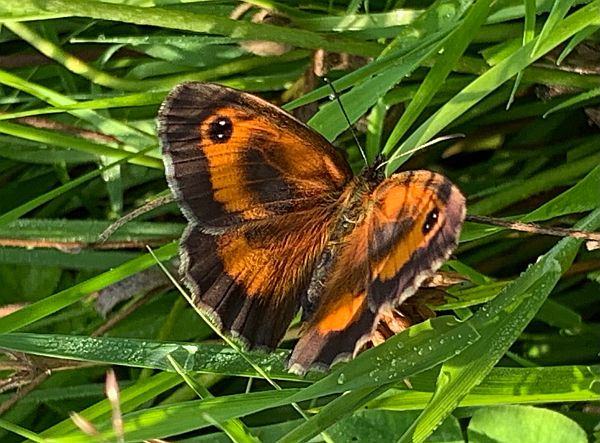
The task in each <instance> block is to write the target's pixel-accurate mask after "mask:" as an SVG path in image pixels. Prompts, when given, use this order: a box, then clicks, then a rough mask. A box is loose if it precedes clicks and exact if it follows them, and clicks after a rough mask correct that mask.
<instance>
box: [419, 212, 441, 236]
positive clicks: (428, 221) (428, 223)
mask: <svg viewBox="0 0 600 443" xmlns="http://www.w3.org/2000/svg"><path fill="white" fill-rule="evenodd" d="M439 214H440V211H439V209H438V208H433V209H432V210H431V211H429V214H427V217H425V223H423V234H427V233H428V232H429V231H431V230H432V229H433V227H434V226H435V225H436V223H437V221H438V216H439Z"/></svg>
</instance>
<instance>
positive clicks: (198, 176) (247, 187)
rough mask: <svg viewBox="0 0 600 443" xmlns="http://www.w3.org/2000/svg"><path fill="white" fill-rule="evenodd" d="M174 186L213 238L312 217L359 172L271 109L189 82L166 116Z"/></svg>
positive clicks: (163, 129)
mask: <svg viewBox="0 0 600 443" xmlns="http://www.w3.org/2000/svg"><path fill="white" fill-rule="evenodd" d="M159 135H160V139H161V143H162V147H163V154H164V157H165V164H166V175H167V180H168V182H169V185H170V187H171V189H172V190H173V192H174V194H175V195H176V197H177V199H178V201H179V204H180V206H181V208H182V210H183V211H184V213H185V215H186V216H187V218H188V219H189V220H190V221H191V222H192V223H195V224H197V225H198V227H199V228H201V229H203V230H204V231H206V232H209V231H213V232H220V231H222V230H223V229H224V228H227V227H229V226H237V225H240V224H243V223H245V222H248V221H254V220H263V219H267V218H269V217H272V216H274V215H278V214H283V213H288V212H294V211H298V210H305V209H308V208H311V207H313V206H315V204H318V202H319V201H321V200H323V199H329V198H331V196H332V195H333V196H334V199H335V195H337V194H339V193H340V192H341V191H342V190H343V188H344V186H345V185H346V183H347V182H348V181H349V180H350V179H351V177H352V172H351V170H350V168H349V166H348V164H347V162H346V161H345V159H344V158H343V157H342V155H341V154H340V153H339V152H337V151H336V150H335V148H334V147H333V146H332V145H331V144H330V143H329V142H327V140H325V139H324V138H323V137H321V136H320V135H319V134H317V133H316V132H315V131H313V130H311V129H310V128H308V127H307V126H305V125H304V124H303V123H301V122H300V121H298V120H296V119H295V118H294V117H292V116H291V115H289V114H287V113H285V112H284V111H282V110H280V109H279V108H277V107H275V106H273V105H272V104H270V103H268V102H266V101H264V100H262V99H260V98H258V97H255V96H253V95H250V94H246V93H243V92H241V91H237V90H234V89H230V88H227V87H224V86H219V85H215V84H209V83H199V82H190V83H183V84H181V85H179V86H177V87H176V88H174V89H173V90H172V91H171V93H170V94H169V95H168V96H167V98H166V100H165V102H164V103H163V105H162V107H161V109H160V112H159Z"/></svg>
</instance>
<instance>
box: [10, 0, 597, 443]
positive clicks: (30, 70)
mask: <svg viewBox="0 0 600 443" xmlns="http://www.w3.org/2000/svg"><path fill="white" fill-rule="evenodd" d="M252 4H254V5H257V6H256V7H255V8H257V7H258V6H260V7H267V8H274V9H277V10H278V11H280V12H281V13H282V14H284V15H285V16H286V17H287V19H289V21H290V23H289V25H284V26H282V25H277V24H266V23H254V22H252V21H251V20H249V18H250V17H249V15H250V14H246V15H245V16H244V17H243V18H242V19H239V20H234V19H230V18H229V16H230V14H231V13H232V11H233V10H234V8H235V7H236V6H237V3H236V2H230V1H227V0H225V1H221V2H216V1H209V2H179V1H174V0H169V1H165V0H159V1H153V2H146V1H141V0H133V1H127V2H125V1H120V0H110V1H109V0H106V1H104V2H99V1H95V0H46V1H43V2H40V1H37V0H3V1H2V2H0V23H1V27H0V42H1V44H2V48H3V51H2V57H0V91H1V94H0V107H1V110H0V182H1V186H0V283H1V284H2V290H0V306H3V307H5V308H6V312H5V313H3V315H2V317H0V349H2V350H4V351H5V352H4V354H3V358H2V364H3V366H2V371H3V372H2V380H0V386H2V387H3V391H6V392H3V393H2V394H1V395H0V411H1V412H2V413H3V416H2V418H1V419H0V440H2V441H3V442H4V441H6V442H13V441H14V442H16V441H22V439H23V438H27V439H29V440H32V441H49V442H50V441H52V442H80V441H81V442H88V441H119V440H120V439H121V436H120V435H119V432H118V431H117V430H115V427H114V424H115V420H114V418H113V417H112V407H111V403H110V401H109V400H108V399H107V398H105V394H104V392H103V374H104V373H105V372H106V369H107V368H108V367H109V366H114V367H115V368H116V371H117V378H118V380H119V384H120V388H121V399H120V409H121V412H122V414H123V428H124V437H123V439H122V441H127V442H130V441H131V442H133V441H143V440H148V439H152V438H166V439H168V440H169V441H185V442H203V441H211V442H213V441H229V440H233V441H244V442H245V441H249V442H256V441H264V442H272V441H273V442H274V441H281V442H300V441H308V440H310V439H313V440H312V441H328V442H331V441H335V442H346V441H369V440H370V441H374V442H379V441H381V442H388V441H402V442H409V441H410V442H422V441H431V442H433V441H435V442H464V441H465V439H466V438H468V441H473V442H496V443H500V442H515V441H521V442H537V441H546V442H553V441H556V442H562V441H572V442H583V441H587V440H588V439H590V440H591V439H594V438H597V437H598V432H599V430H598V425H597V418H595V417H594V415H593V410H594V408H597V406H596V405H597V404H596V405H595V404H594V403H593V402H594V401H597V399H598V395H599V392H600V391H599V386H600V376H599V374H600V362H599V361H598V349H599V348H598V342H599V339H600V334H599V333H598V331H599V328H598V323H599V315H600V311H599V310H598V305H597V293H598V289H599V288H598V286H599V284H600V277H599V276H600V260H599V258H600V254H599V253H598V251H597V250H596V251H593V250H587V249H586V248H584V247H582V241H581V240H575V239H572V238H565V239H562V240H560V241H558V240H556V239H552V238H549V237H542V236H536V235H531V234H518V233H515V232H511V231H509V230H506V229H502V228H497V227H492V226H485V225H482V224H474V223H467V224H466V225H465V228H464V230H463V233H462V236H461V245H460V247H459V249H458V250H457V252H456V253H455V258H454V259H453V260H452V261H450V262H449V263H448V265H447V266H448V267H449V268H451V269H453V270H455V271H458V272H460V273H461V274H463V275H465V276H467V277H468V278H469V280H470V281H469V282H466V283H463V284H458V285H455V286H453V287H451V288H449V289H448V294H447V296H446V297H445V300H444V302H443V304H437V305H433V306H431V308H432V309H434V310H436V311H438V312H439V316H438V317H437V318H434V319H431V320H428V321H426V322H423V323H420V324H417V325H414V326H413V327H411V328H410V329H408V330H406V331H404V332H402V333H400V334H397V335H396V336H394V337H392V338H391V339H389V340H387V341H386V342H385V343H384V344H382V345H380V346H378V347H376V348H373V349H370V350H368V351H366V352H364V353H362V354H360V355H359V356H358V357H357V358H355V359H354V360H353V361H351V362H348V363H343V364H339V365H336V366H335V367H333V368H332V369H331V370H330V371H329V372H328V373H319V372H311V373H309V374H308V375H307V376H306V377H298V376H296V375H293V374H290V373H288V372H287V371H286V370H285V359H286V356H287V353H288V351H286V350H285V349H280V350H277V351H276V352H273V353H271V354H265V353H260V352H251V353H244V355H241V354H240V351H239V350H238V349H237V347H236V346H235V344H234V345H233V347H232V346H230V345H227V344H222V343H221V342H218V343H216V342H214V341H211V339H212V337H213V336H214V335H213V333H212V331H211V329H210V327H209V326H208V325H207V324H205V323H204V322H203V321H202V319H201V318H200V317H199V316H198V315H196V312H194V310H193V309H192V308H191V307H190V306H188V305H187V304H186V302H185V300H184V298H183V297H182V295H181V294H180V293H179V292H178V291H176V290H174V289H172V285H170V284H166V283H165V282H162V283H161V282H160V281H159V282H157V281H151V282H150V283H148V282H146V283H144V284H142V285H141V286H137V283H136V282H137V281H138V280H143V279H144V276H146V275H149V274H147V273H146V271H145V270H146V269H148V268H151V267H153V266H155V265H156V260H157V259H158V260H160V261H161V262H164V263H168V262H169V260H170V259H171V258H172V257H174V256H175V255H176V253H177V241H176V240H174V239H177V238H178V236H179V235H180V233H181V231H182V229H183V226H184V221H183V218H182V217H181V215H180V213H179V211H178V210H177V208H176V207H175V206H174V205H166V206H164V207H163V208H159V209H157V210H154V211H152V212H150V213H149V214H146V215H145V216H144V217H145V220H144V221H134V222H130V223H129V224H127V225H125V226H124V227H122V228H121V229H120V230H119V231H117V233H116V234H115V235H114V236H113V237H112V238H111V239H110V240H109V244H108V245H105V246H102V247H101V246H99V245H96V244H94V243H95V241H96V239H97V237H98V235H99V234H100V233H101V232H102V231H103V229H105V228H106V227H107V226H108V225H109V224H110V222H111V221H112V220H114V219H115V218H117V217H118V216H120V215H122V214H124V213H127V212H128V211H130V210H133V209H135V208H137V207H139V206H141V205H142V204H143V203H144V201H146V200H147V199H149V198H151V197H153V196H156V195H159V194H161V193H163V192H164V191H165V189H166V183H165V180H164V175H163V164H162V159H161V156H160V150H159V148H158V141H157V138H156V133H155V117H156V113H157V110H158V106H159V105H160V103H161V101H162V100H163V98H164V96H165V94H166V93H167V92H168V91H169V89H170V88H172V87H173V86H174V85H176V84H177V83H179V82H181V81H183V80H202V81H213V82H218V83H221V84H225V85H229V86H233V87H237V88H240V89H244V90H248V91H252V92H255V93H260V94H261V95H263V96H265V97H266V98H268V99H270V100H273V101H276V102H278V103H281V102H285V104H284V107H285V108H286V109H288V110H290V111H293V110H297V109H298V108H302V107H304V106H306V105H310V104H314V103H316V104H317V107H315V109H316V112H315V113H314V115H313V116H312V118H311V119H310V121H309V124H310V125H311V126H313V127H314V128H315V129H317V130H318V131H319V132H321V133H322V134H323V135H324V136H325V137H326V138H328V139H329V140H332V141H334V140H335V143H336V144H337V145H339V146H340V147H341V148H343V149H344V150H345V151H346V152H347V154H348V155H347V157H348V159H349V161H350V162H351V164H352V167H353V168H354V169H355V170H360V169H361V167H362V166H363V165H362V163H361V161H362V160H361V157H360V155H359V154H358V151H357V147H356V146H355V145H354V142H353V140H352V138H351V137H350V134H349V132H348V122H347V121H346V119H345V117H344V116H343V114H342V112H341V110H340V107H339V104H338V103H336V102H329V101H327V100H326V97H327V96H328V95H329V94H330V92H331V90H330V87H329V86H327V85H325V84H324V83H323V82H322V81H319V79H316V80H317V81H315V82H313V80H315V79H314V78H311V72H312V71H311V66H312V64H313V57H314V50H316V49H319V48H322V49H325V50H327V51H330V52H342V51H343V52H345V53H347V54H351V55H353V56H357V58H358V60H359V63H358V64H357V65H356V66H351V67H348V66H345V67H344V66H342V67H341V69H338V70H332V71H331V72H329V73H328V74H327V75H328V77H329V78H330V79H331V80H332V82H333V85H334V87H335V89H336V91H338V93H339V95H340V100H341V102H342V103H343V106H344V109H345V110H346V112H347V114H348V117H349V119H350V121H351V123H353V124H354V123H356V127H357V128H359V133H358V137H359V139H361V142H362V143H363V145H364V146H366V150H367V157H368V158H369V159H370V160H373V159H374V158H375V157H376V155H377V154H378V153H380V152H382V153H384V154H385V155H386V156H387V157H388V158H391V159H392V160H391V161H390V162H389V163H387V165H386V173H388V174H391V173H393V172H394V171H395V170H396V169H398V168H399V167H400V166H401V167H402V168H406V169H417V168H428V169H433V170H438V171H441V172H443V173H444V174H446V175H447V176H449V177H450V178H451V179H452V180H453V181H454V182H455V183H456V184H458V185H459V187H461V189H462V190H463V191H464V193H465V195H467V197H468V211H469V213H470V214H479V215H496V216H501V217H506V218H509V219H514V220H518V221H524V222H533V221H536V222H540V221H541V222H545V223H548V224H559V225H561V226H568V227H575V228H577V229H585V230H598V229H599V228H600V166H598V164H599V160H600V152H599V151H600V149H599V148H598V146H599V144H598V126H599V122H598V117H597V115H598V104H599V103H600V89H599V88H598V84H599V82H600V73H599V72H598V69H597V63H596V62H594V60H597V58H596V59H594V57H597V56H598V55H597V54H598V51H599V44H600V43H599V39H598V36H599V33H598V29H599V28H600V1H599V0H583V1H579V2H573V1H561V2H556V1H550V0H547V1H546V0H538V1H535V0H527V1H525V2H521V1H516V0H503V1H496V2H492V1H489V0H478V1H470V0H437V1H430V2H391V1H383V0H377V1H369V2H360V1H352V2H346V3H344V2H330V1H320V0H317V1H313V2H310V3H309V2H298V1H286V2H281V3H274V2H267V1H261V2H252ZM253 11H256V9H253ZM263 39H267V40H270V41H273V42H277V43H280V44H283V45H288V46H289V48H288V49H289V51H287V52H285V53H283V54H281V55H277V54H270V55H267V56H258V55H255V54H253V53H252V52H249V51H248V49H247V48H248V46H247V44H246V43H247V42H248V41H256V40H263ZM594 51H596V52H595V53H594ZM590 54H591V55H590ZM313 83H314V84H316V86H315V85H314V84H313ZM594 116H596V117H594ZM594 118H595V123H594V122H593V121H594ZM590 119H591V120H592V122H591V123H590ZM453 134H454V135H455V134H462V137H463V138H460V139H458V138H454V139H449V140H448V139H446V140H442V141H440V142H438V143H437V144H433V145H429V146H425V144H427V143H428V142H430V141H431V140H432V139H435V138H436V137H442V136H447V135H453ZM298 161H299V162H301V161H302V159H298ZM144 244H151V245H157V246H156V248H155V250H154V251H153V254H154V255H152V254H149V253H148V252H147V251H146V250H145V249H144V248H143V247H142V246H141V245H144ZM157 276H158V277H157ZM161 276H162V274H160V273H158V272H157V273H156V274H152V276H151V280H152V279H153V280H160V277H161ZM144 285H145V286H144ZM106 288H113V289H112V293H115V292H116V293H118V292H119V291H122V292H123V293H127V292H129V293H131V295H132V296H134V298H133V299H132V300H129V301H125V302H124V301H119V300H116V301H115V302H114V304H116V308H114V310H112V311H111V310H110V309H108V311H109V312H108V318H106V319H105V318H103V316H102V314H101V313H100V312H99V308H98V307H97V306H96V304H95V302H96V297H98V294H99V292H100V293H101V295H100V298H102V297H104V296H106V292H103V291H104V290H105V289H106ZM115 288H116V289H115ZM146 294H150V295H146ZM417 297H418V295H417ZM102 312H104V311H102ZM456 318H458V319H460V320H457V319H456ZM284 346H287V343H284ZM48 357H50V358H48ZM56 359H62V360H56ZM81 362H83V363H81ZM56 368H60V369H61V370H60V371H58V370H55V371H51V375H49V376H46V375H43V374H40V373H43V372H44V371H45V370H47V369H56ZM17 386H22V387H26V386H31V387H35V389H33V390H32V391H31V392H28V391H27V389H25V390H23V388H21V390H16V389H15V388H16V387H17ZM14 396H17V397H16V398H17V401H16V402H14V403H13V399H14V398H15V397H14ZM113 406H114V405H113ZM5 408H6V410H5ZM71 411H76V412H78V413H79V414H80V415H81V416H82V417H84V418H85V419H86V420H88V421H90V422H91V423H92V424H93V425H94V427H95V428H96V430H97V431H98V436H96V437H90V436H88V435H86V434H84V433H83V432H82V431H81V430H80V429H79V428H78V427H77V426H76V425H75V423H74V422H73V421H72V420H71V418H70V417H69V413H70V412H71ZM516 436H518V438H517V437H516Z"/></svg>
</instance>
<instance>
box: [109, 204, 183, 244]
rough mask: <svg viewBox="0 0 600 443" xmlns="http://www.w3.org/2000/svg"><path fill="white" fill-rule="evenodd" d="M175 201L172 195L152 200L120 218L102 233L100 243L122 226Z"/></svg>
mask: <svg viewBox="0 0 600 443" xmlns="http://www.w3.org/2000/svg"><path fill="white" fill-rule="evenodd" d="M174 200H175V197H173V195H172V194H171V193H169V194H167V195H163V196H162V197H157V198H155V199H154V200H150V201H149V202H148V203H146V204H144V205H143V206H140V207H139V208H137V209H134V210H133V211H131V212H130V213H128V214H125V215H124V216H123V217H121V218H119V219H118V220H117V221H115V222H114V223H112V224H111V225H110V226H109V227H108V228H106V229H105V230H104V232H102V234H100V235H99V236H98V240H97V242H98V243H104V242H106V241H107V240H108V239H109V238H110V237H111V236H112V235H113V234H114V233H115V232H116V231H117V230H118V229H119V228H120V227H121V226H123V225H125V224H127V223H129V222H130V221H131V220H134V219H136V218H138V217H139V216H140V215H142V214H145V213H146V212H150V211H152V210H153V209H156V208H158V207H160V206H162V205H166V204H167V203H171V202H172V201H174Z"/></svg>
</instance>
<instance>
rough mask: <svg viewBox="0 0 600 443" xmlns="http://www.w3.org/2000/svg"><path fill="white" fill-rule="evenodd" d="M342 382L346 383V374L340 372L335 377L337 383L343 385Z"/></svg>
mask: <svg viewBox="0 0 600 443" xmlns="http://www.w3.org/2000/svg"><path fill="white" fill-rule="evenodd" d="M344 383H346V374H344V373H343V372H342V373H341V374H340V375H339V376H338V378H337V384H338V385H343V384H344Z"/></svg>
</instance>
